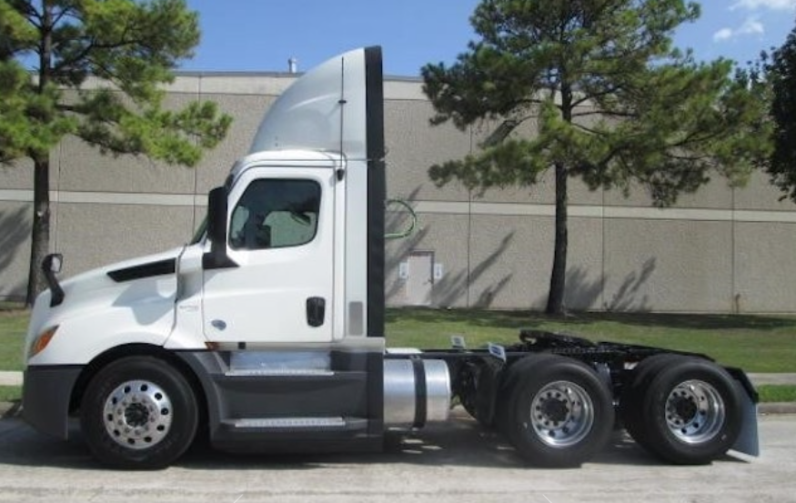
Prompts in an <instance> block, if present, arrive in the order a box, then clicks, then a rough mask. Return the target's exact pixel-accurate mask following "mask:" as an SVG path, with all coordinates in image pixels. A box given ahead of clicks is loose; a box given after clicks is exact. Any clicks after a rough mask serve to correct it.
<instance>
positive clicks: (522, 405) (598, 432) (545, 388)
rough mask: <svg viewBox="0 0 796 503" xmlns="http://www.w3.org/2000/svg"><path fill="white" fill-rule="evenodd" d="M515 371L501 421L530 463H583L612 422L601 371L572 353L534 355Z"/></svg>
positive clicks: (561, 465)
mask: <svg viewBox="0 0 796 503" xmlns="http://www.w3.org/2000/svg"><path fill="white" fill-rule="evenodd" d="M525 360H526V361H521V362H519V363H518V364H516V365H517V369H516V370H515V371H514V372H513V373H511V374H514V375H513V379H512V381H513V382H511V383H510V386H509V388H508V389H507V391H508V393H507V394H506V395H505V396H503V397H502V399H503V400H504V402H503V415H504V416H503V417H502V419H501V424H502V427H503V430H504V433H505V434H506V435H507V436H508V437H509V439H510V440H511V442H512V444H513V445H514V447H515V448H516V449H517V451H518V452H519V454H520V455H521V456H522V457H523V458H525V459H526V460H527V461H528V462H530V463H531V464H534V465H537V466H544V467H553V468H565V467H573V466H579V465H580V464H582V463H583V462H585V461H587V460H588V459H590V458H591V457H592V456H593V455H594V454H595V453H597V452H598V451H599V450H600V449H602V448H603V446H604V445H605V444H606V443H607V442H608V439H609V437H610V434H611V431H612V429H613V424H614V410H613V403H612V399H611V393H610V391H609V390H608V387H607V386H606V385H605V384H604V383H603V382H602V381H601V380H600V378H599V377H598V375H597V373H596V372H594V371H593V370H592V369H591V368H589V367H588V366H587V365H585V364H583V363H581V362H580V361H577V360H572V359H569V358H564V357H559V356H550V355H533V356H530V357H526V359H525Z"/></svg>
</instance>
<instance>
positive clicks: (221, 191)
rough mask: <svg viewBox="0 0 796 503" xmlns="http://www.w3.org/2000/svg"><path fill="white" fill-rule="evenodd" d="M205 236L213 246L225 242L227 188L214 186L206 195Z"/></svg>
mask: <svg viewBox="0 0 796 503" xmlns="http://www.w3.org/2000/svg"><path fill="white" fill-rule="evenodd" d="M207 237H208V238H209V239H210V242H211V243H212V244H213V246H215V245H216V243H220V244H224V245H226V242H227V189H225V188H224V187H216V188H215V189H213V190H211V191H210V194H208V196H207Z"/></svg>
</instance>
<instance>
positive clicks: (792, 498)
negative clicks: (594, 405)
mask: <svg viewBox="0 0 796 503" xmlns="http://www.w3.org/2000/svg"><path fill="white" fill-rule="evenodd" d="M760 437H761V440H762V456H761V457H760V458H756V459H753V460H751V461H748V460H747V461H740V460H738V459H736V458H733V457H726V458H723V459H721V460H718V461H715V462H714V463H713V464H711V465H707V466H696V467H683V466H670V465H666V464H663V463H661V462H659V461H658V460H656V459H655V458H653V457H651V456H650V455H649V454H647V453H646V452H644V451H643V450H642V449H640V448H639V447H638V446H637V445H636V444H635V443H634V442H632V441H631V440H630V439H629V438H628V437H627V436H625V435H624V434H623V433H622V432H616V434H615V435H614V437H613V438H612V440H611V443H610V445H609V446H608V447H607V448H606V449H605V450H604V451H603V452H601V453H600V454H598V455H597V456H596V457H595V459H594V460H593V461H591V462H589V463H586V464H584V465H583V466H582V467H581V468H577V469H569V470H546V469H536V468H532V467H528V466H526V465H525V464H524V463H523V461H521V460H520V459H519V458H518V457H517V455H516V454H515V453H514V451H513V450H512V449H511V447H509V446H508V445H506V444H505V443H504V442H502V441H501V439H500V437H498V436H497V435H495V434H494V433H492V432H489V431H485V430H483V429H481V428H479V427H478V425H477V424H476V423H475V422H474V421H473V420H471V419H468V418H467V417H466V416H465V415H464V414H463V413H462V412H461V411H459V413H458V416H457V417H456V420H455V421H452V422H450V423H446V424H444V425H439V426H433V427H430V428H428V429H426V430H423V431H421V432H419V433H418V434H417V435H415V436H409V437H404V438H400V437H396V438H393V439H392V441H391V442H389V443H388V444H387V445H386V448H385V452H383V453H374V454H337V455H289V456H286V455H280V456H274V455H258V456H233V455H229V454H224V453H221V452H218V451H215V450H212V449H210V448H208V447H207V446H202V445H199V446H196V447H195V448H193V449H192V450H190V451H189V452H188V453H187V454H186V455H185V456H184V457H183V458H182V459H181V460H180V461H179V462H178V463H177V464H175V465H174V466H172V467H170V468H168V469H165V470H161V471H155V472H133V471H114V470H108V469H105V468H103V467H101V466H100V465H98V464H97V463H96V462H95V461H94V460H93V459H92V457H91V456H90V454H89V452H88V449H87V448H86V446H85V444H84V443H83V441H82V439H81V438H80V435H79V432H76V433H75V435H74V437H73V438H72V439H70V440H69V441H60V440H56V439H53V438H49V437H47V436H44V435H41V434H38V433H36V432H35V431H33V430H32V429H31V428H30V427H28V426H27V425H25V424H24V423H23V422H22V421H21V420H20V419H19V418H6V419H2V420H0V503H4V502H13V503H24V502H38V501H58V502H59V503H72V502H81V503H83V502H87V501H101V502H105V503H115V502H122V501H157V502H165V503H188V502H190V503H201V502H212V503H252V502H266V503H268V502H274V503H277V502H278V503H299V502H302V503H303V502H309V501H312V502H322V503H352V502H356V503H360V502H380V503H385V502H388V503H410V502H411V503H425V502H429V503H467V502H479V503H484V502H485V503H489V502H493V501H494V502H500V503H514V502H522V503H586V502H596V503H601V502H604V503H608V502H610V503H625V502H632V503H637V502H639V501H643V502H644V503H668V502H699V503H741V502H743V503H747V502H749V501H754V502H755V503H774V502H776V503H796V478H794V476H793V475H794V473H796V456H794V455H793V453H794V452H796V416H791V415H777V416H767V417H762V418H761V420H760Z"/></svg>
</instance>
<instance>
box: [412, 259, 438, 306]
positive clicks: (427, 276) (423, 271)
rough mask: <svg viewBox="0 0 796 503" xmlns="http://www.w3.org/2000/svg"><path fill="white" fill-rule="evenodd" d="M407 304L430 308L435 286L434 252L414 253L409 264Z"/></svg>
mask: <svg viewBox="0 0 796 503" xmlns="http://www.w3.org/2000/svg"><path fill="white" fill-rule="evenodd" d="M407 268H408V269H409V271H408V272H409V274H408V277H407V279H406V303H407V305H410V306H430V305H431V290H432V288H433V286H434V252H431V251H413V252H411V253H410V254H409V260H408V264H407Z"/></svg>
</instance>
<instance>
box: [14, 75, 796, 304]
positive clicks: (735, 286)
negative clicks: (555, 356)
mask: <svg viewBox="0 0 796 503" xmlns="http://www.w3.org/2000/svg"><path fill="white" fill-rule="evenodd" d="M292 80H293V77H291V76H287V75H267V74H266V75H253V74H206V75H182V76H180V77H179V78H178V79H177V81H176V82H175V84H174V85H173V86H172V88H171V89H170V93H169V95H168V101H167V105H168V106H171V107H179V106H182V105H184V104H185V103H187V102H189V101H190V100H196V99H199V100H213V101H215V102H217V103H218V104H219V106H220V107H221V108H222V109H223V110H224V111H226V112H227V113H230V114H232V115H233V117H234V119H235V120H234V123H233V126H232V130H231V132H230V135H229V137H228V138H227V139H226V140H225V141H224V142H223V143H222V144H221V145H220V146H219V147H218V148H217V149H215V150H214V151H212V152H209V153H207V155H206V156H205V157H204V159H203V160H202V161H201V162H200V163H199V165H198V166H196V167H194V168H184V167H176V166H166V165H164V164H162V163H158V162H153V161H151V160H149V159H146V158H141V157H138V158H134V157H120V158H113V157H106V156H102V155H100V153H99V152H97V151H96V150H93V149H91V148H89V147H87V146H86V145H84V144H82V143H81V142H79V141H78V140H76V139H74V138H67V139H65V140H64V141H63V142H62V144H61V145H59V146H58V147H57V148H56V149H54V150H53V153H52V166H53V175H52V184H51V189H52V196H53V200H54V204H53V222H52V243H51V248H52V249H53V250H54V251H59V252H62V253H64V255H65V258H66V260H65V274H66V275H71V274H74V273H78V272H80V271H84V270H86V269H89V268H92V267H95V266H98V265H101V264H106V263H109V262H111V261H116V260H121V259H125V258H130V257H133V256H138V255H142V254H148V253H153V252H157V251H161V250H164V249H168V248H170V247H174V246H178V245H180V244H182V243H184V242H185V241H187V240H188V239H189V238H190V236H191V234H192V232H193V230H194V228H195V227H196V226H197V225H198V223H199V220H200V219H201V218H202V215H203V214H204V212H205V201H206V193H207V191H208V190H209V189H210V188H212V187H214V186H217V185H219V184H221V183H223V181H224V178H225V177H226V175H227V173H228V171H229V168H230V166H231V165H232V163H233V162H234V160H235V159H237V158H239V157H241V156H242V155H244V154H246V153H247V152H248V149H249V145H250V142H251V139H252V137H253V135H254V133H255V131H256V129H257V126H258V125H259V123H260V120H261V118H262V116H263V114H264V113H265V111H266V110H267V108H268V106H270V104H271V103H273V101H274V99H275V97H276V96H277V95H278V94H279V93H280V92H281V91H282V90H284V89H285V88H286V87H287V86H288V85H289V84H290V82H292ZM385 97H386V100H385V121H386V123H385V133H386V141H387V148H388V156H387V177H388V191H389V197H391V198H398V199H405V200H407V201H409V202H410V203H411V204H412V205H413V206H414V208H415V209H416V211H417V213H418V217H419V227H418V229H417V231H416V233H415V234H414V235H412V236H411V237H409V238H406V239H403V240H395V241H389V242H388V244H387V278H386V282H385V289H386V293H387V299H388V303H389V304H390V305H403V304H405V303H406V302H407V301H408V299H407V295H406V280H405V279H402V278H401V277H399V269H400V264H401V263H402V262H406V261H407V259H408V257H409V255H410V254H411V253H412V252H413V251H432V252H434V260H435V262H436V264H437V265H438V266H440V267H441V270H440V272H441V273H442V276H441V277H440V278H437V279H435V281H434V285H433V291H432V303H433V304H434V305H436V306H441V307H467V306H478V307H488V308H496V309H515V308H522V309H527V308H532V309H542V308H543V307H544V305H545V303H546V299H547V289H548V285H549V275H550V268H551V266H552V251H553V215H554V208H553V202H554V187H553V180H552V174H551V173H545V174H544V175H543V176H542V177H541V178H540V181H539V183H538V184H537V185H535V186H532V187H511V188H504V189H490V190H487V191H474V192H471V191H468V190H467V189H466V188H465V187H463V186H462V185H461V184H459V183H456V182H453V183H451V184H449V185H448V186H446V187H444V188H439V187H436V186H435V185H434V183H432V182H431V181H430V180H429V178H428V168H429V166H431V165H432V164H435V163H441V162H444V161H446V160H449V159H457V158H461V157H463V156H465V155H467V154H468V153H471V152H473V151H474V150H475V149H477V148H478V145H479V143H480V142H481V141H483V140H484V139H485V138H486V137H487V136H488V135H489V134H490V132H491V128H492V127H493V126H494V124H490V123H485V124H483V125H480V126H478V127H474V128H472V129H470V130H467V131H460V130H458V129H456V128H455V127H453V126H452V125H449V124H446V125H443V126H438V127H432V126H430V124H429V119H430V118H431V117H432V115H433V109H432V107H431V105H430V104H429V103H428V102H427V101H426V100H425V99H424V97H423V94H422V90H421V85H420V83H419V82H417V81H413V80H402V79H395V80H389V81H388V82H386V84H385ZM518 134H533V125H532V124H531V125H526V126H523V128H521V130H520V131H518ZM30 168H31V167H30V165H29V164H28V163H24V162H23V163H20V165H19V166H16V167H0V298H19V297H21V296H22V295H23V293H24V285H25V281H26V278H27V260H28V254H29V247H30V241H29V233H30V221H31V214H30V212H31V211H32V209H31V204H30V201H31V199H32V195H31V190H30V189H31V187H32V176H31V175H32V170H31V169H30ZM778 198H779V193H778V191H777V190H775V189H774V188H772V187H771V186H770V184H769V183H768V179H767V178H766V176H764V175H762V174H758V175H756V176H753V177H752V179H751V180H750V183H749V185H748V186H747V188H745V189H731V188H730V187H728V186H727V184H726V183H725V182H724V181H723V180H722V179H721V178H717V179H716V180H714V181H713V182H711V184H710V185H708V186H707V187H704V188H703V189H702V190H700V191H699V192H697V193H696V194H685V195H683V196H681V198H680V199H679V201H678V204H677V205H676V207H675V208H672V209H670V210H657V209H654V208H651V207H650V200H649V197H648V195H647V194H646V192H645V191H644V189H643V188H641V187H635V188H634V189H633V190H632V191H631V194H630V197H627V198H626V197H625V196H624V195H623V194H621V193H620V192H618V191H609V192H605V191H602V190H598V191H590V190H589V189H588V188H587V187H586V186H585V185H584V184H583V183H582V182H580V181H579V180H576V179H572V180H570V225H569V231H570V232H569V236H570V242H569V263H568V272H567V284H568V288H567V292H566V299H565V303H566V305H567V307H568V308H570V309H573V310H616V311H628V310H631V311H638V310H649V311H671V312H724V313H726V312H735V311H740V312H778V313H795V312H796V289H794V288H793V287H792V286H791V284H792V278H795V277H796V253H794V250H796V211H795V210H796V206H794V204H793V203H791V202H789V201H785V202H780V201H778ZM406 224H407V214H406V213H405V212H402V211H400V210H399V208H398V207H391V208H390V210H389V211H388V215H387V227H388V229H390V230H398V229H401V228H404V227H405V226H406Z"/></svg>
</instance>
